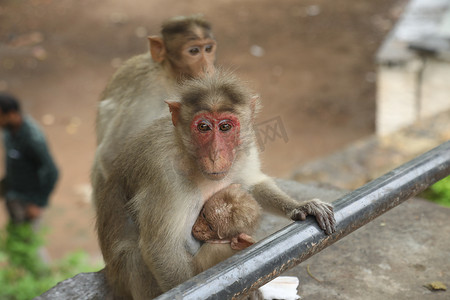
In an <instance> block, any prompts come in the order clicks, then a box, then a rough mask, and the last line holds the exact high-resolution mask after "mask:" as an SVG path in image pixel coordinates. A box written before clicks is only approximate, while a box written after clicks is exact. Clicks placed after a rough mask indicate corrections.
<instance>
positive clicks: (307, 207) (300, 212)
mask: <svg viewBox="0 0 450 300" xmlns="http://www.w3.org/2000/svg"><path fill="white" fill-rule="evenodd" d="M308 215H311V216H315V217H316V221H317V223H319V227H320V228H321V229H323V230H324V231H325V233H326V234H328V235H330V234H332V233H333V232H335V231H336V220H335V219H334V213H333V206H332V205H331V204H329V203H326V202H323V201H321V200H319V199H312V200H310V201H308V202H306V203H305V204H302V205H301V206H299V207H297V208H295V209H293V210H292V211H291V212H290V214H289V217H290V218H291V219H292V220H294V221H304V220H305V219H306V217H307V216H308Z"/></svg>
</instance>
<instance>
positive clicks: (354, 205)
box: [156, 141, 450, 300]
mask: <svg viewBox="0 0 450 300" xmlns="http://www.w3.org/2000/svg"><path fill="white" fill-rule="evenodd" d="M448 175H450V141H447V142H446V143H444V144H442V145H440V146H438V147H436V148H434V149H433V150H431V151H429V152H427V153H425V154H423V155H421V156H419V157H417V158H415V159H413V160H411V161H410V162H408V163H406V164H404V165H402V166H400V167H398V168H396V169H395V170H393V171H391V172H389V173H387V174H385V175H383V176H381V177H379V178H377V179H375V180H373V181H371V182H369V183H368V184H366V185H364V186H362V187H360V188H358V189H356V190H355V191H353V192H350V193H349V194H347V195H345V196H344V197H342V198H340V199H338V200H336V201H335V202H333V205H334V212H335V218H336V222H337V228H336V232H335V233H334V234H333V235H331V236H326V235H325V234H324V233H323V232H322V230H320V229H319V227H318V226H317V224H316V222H315V221H314V220H313V219H312V218H310V219H309V220H306V221H305V222H294V223H292V224H290V225H288V226H286V227H285V228H283V229H281V230H280V231H278V232H276V233H274V234H272V235H271V236H269V237H267V238H265V239H264V240H262V241H260V242H258V243H256V244H255V245H253V246H251V247H249V248H247V249H245V250H243V251H241V252H240V253H238V254H236V255H234V256H233V257H231V258H229V259H227V260H226V261H224V262H222V263H220V264H218V265H216V266H215V267H213V268H211V269H209V270H206V271H205V272H203V273H201V274H199V275H197V276H195V277H194V278H192V279H190V280H188V281H186V282H185V283H183V284H181V285H179V286H178V287H175V288H174V289H172V290H170V291H168V292H167V293H165V294H163V295H161V296H159V297H158V298H156V299H158V300H162V299H170V300H172V299H220V300H222V299H239V298H240V296H242V295H243V294H244V293H245V292H246V291H249V290H250V289H255V288H258V287H260V286H261V285H263V284H265V283H267V282H269V281H270V280H272V279H273V278H275V277H277V276H278V275H280V274H281V273H282V272H283V271H285V270H287V269H289V268H292V267H293V266H295V265H297V264H299V263H301V262H303V261H304V260H306V259H307V258H309V257H310V256H312V255H314V254H315V253H317V252H319V251H321V250H322V249H324V248H326V247H328V246H330V245H332V244H333V243H334V242H336V241H338V240H340V239H341V238H343V237H344V236H346V235H347V234H349V233H351V232H353V231H355V230H356V229H358V228H360V227H361V226H363V225H365V224H367V223H368V222H370V221H371V220H373V219H375V218H376V217H378V216H379V215H381V214H383V213H385V212H386V211H388V210H390V209H391V208H393V207H395V206H397V205H399V204H400V203H402V202H403V201H405V200H407V199H409V198H411V197H413V196H415V195H417V194H418V193H420V192H422V191H423V190H425V189H426V188H427V187H429V186H430V185H432V184H433V183H435V182H437V181H439V180H440V179H442V178H444V177H446V176H448Z"/></svg>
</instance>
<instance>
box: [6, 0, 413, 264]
mask: <svg viewBox="0 0 450 300" xmlns="http://www.w3.org/2000/svg"><path fill="white" fill-rule="evenodd" d="M405 3H406V0H395V1H392V0H379V1H371V0H361V1H353V0H334V1H327V0H315V1H313V0H280V1H273V0H258V1H256V0H241V1H236V0H219V1H201V0H193V1H174V0H152V1H146V0H135V1H131V2H130V1H120V0H95V1H94V0H83V1H71V0H60V1H53V0H21V1H14V0H4V1H2V2H1V3H0V22H1V23H0V24H1V26H0V90H6V91H9V92H11V93H13V94H15V95H17V96H18V97H19V98H20V99H22V102H23V106H24V107H25V109H26V110H27V112H28V113H30V114H31V115H32V116H33V117H34V118H35V119H36V120H38V121H39V122H40V123H41V124H42V126H43V128H44V130H45V132H46V134H47V136H48V139H49V143H50V145H51V148H52V152H53V153H54V156H55V159H56V161H57V163H58V165H59V167H60V170H61V175H62V176H61V179H60V181H59V183H58V187H57V189H56V191H55V193H54V194H53V197H52V203H51V206H50V207H49V209H48V211H47V212H46V215H45V224H46V225H47V226H48V227H49V229H50V231H49V234H48V249H49V251H50V254H51V256H52V257H53V258H59V257H61V256H63V255H64V254H65V253H67V252H68V251H72V250H74V249H84V250H86V251H88V252H89V253H91V254H92V255H94V256H97V255H99V251H98V246H97V242H96V238H95V234H94V230H93V228H94V214H93V212H92V209H91V205H90V203H89V200H88V199H89V198H88V194H89V169H90V166H91V164H92V160H93V153H94V151H95V136H94V121H95V111H96V103H97V101H98V97H99V94H100V92H101V90H102V89H103V87H104V86H105V84H106V82H107V80H108V78H109V77H110V76H111V75H112V73H113V72H114V70H115V68H116V67H117V65H118V64H119V63H120V62H121V61H123V60H125V59H127V58H129V57H131V56H132V55H135V54H138V53H141V52H144V51H147V42H146V38H145V37H146V35H150V34H156V33H158V31H159V26H160V24H161V22H162V21H163V20H164V19H166V18H168V17H171V16H174V15H186V14H191V13H198V12H201V13H203V14H205V16H206V17H207V18H208V19H209V20H210V21H211V22H212V23H213V26H214V31H215V34H216V38H217V40H218V44H219V51H218V64H219V65H223V66H226V67H228V68H231V69H234V70H236V72H237V74H238V75H239V76H241V77H242V78H243V79H245V80H246V81H248V82H249V84H250V86H251V87H252V88H253V89H254V90H255V91H256V92H257V93H259V94H260V95H261V99H262V102H263V106H264V107H263V110H262V112H261V114H260V116H259V122H260V123H261V124H260V126H259V127H258V128H259V129H260V133H261V137H262V138H264V137H267V135H265V134H266V133H268V134H270V133H272V136H271V137H273V139H270V138H269V139H266V143H265V144H264V151H263V152H262V159H263V166H264V170H265V171H266V172H267V173H269V174H270V175H273V176H278V177H288V176H289V175H290V174H291V172H292V171H293V170H294V169H295V168H296V167H298V166H300V165H301V164H303V163H305V162H307V161H309V160H312V159H315V158H318V157H321V156H324V155H327V154H330V153H332V152H333V151H335V150H337V149H339V148H342V147H343V146H345V145H347V144H349V143H350V142H352V141H354V140H357V139H359V138H361V137H364V136H368V135H370V134H372V133H373V131H374V118H375V80H376V73H375V72H376V66H375V64H374V55H375V52H376V51H377V49H378V47H379V46H380V43H381V42H382V40H383V38H384V37H385V36H386V34H387V32H388V31H389V29H390V28H391V27H392V25H393V24H394V21H395V19H397V18H398V16H399V14H400V13H401V11H402V9H403V7H404V5H405ZM252 46H253V47H252ZM255 46H258V47H260V48H258V47H255ZM252 49H253V53H252ZM261 50H263V51H261ZM255 54H256V55H255ZM260 54H262V56H258V55H260ZM265 121H267V122H266V123H264V122H265ZM275 126H278V127H275ZM276 128H277V129H278V130H277V131H276V132H277V133H278V134H279V135H273V132H274V131H272V130H273V129H276ZM269 137H270V136H269ZM5 222H6V217H5V215H4V212H3V211H1V212H0V225H1V226H3V225H4V224H5Z"/></svg>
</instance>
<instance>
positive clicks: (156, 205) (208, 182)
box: [94, 72, 335, 299]
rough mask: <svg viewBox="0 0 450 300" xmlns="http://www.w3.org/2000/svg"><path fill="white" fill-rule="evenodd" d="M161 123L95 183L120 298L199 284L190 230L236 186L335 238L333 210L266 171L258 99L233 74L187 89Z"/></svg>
mask: <svg viewBox="0 0 450 300" xmlns="http://www.w3.org/2000/svg"><path fill="white" fill-rule="evenodd" d="M167 103H168V105H169V109H170V111H171V115H168V114H167V115H166V116H163V117H161V118H159V119H157V120H155V121H153V122H151V124H150V125H149V126H148V127H147V128H145V129H144V130H143V131H141V132H140V133H139V134H138V135H136V136H134V137H132V138H130V139H129V140H128V141H127V143H126V144H125V145H124V147H123V151H122V152H121V153H120V154H119V155H118V156H117V159H116V160H115V161H114V165H113V166H112V168H111V172H110V174H109V176H108V177H107V179H106V180H105V181H99V182H97V188H95V189H94V193H95V197H96V199H97V201H96V206H97V231H98V237H99V241H100V247H101V250H102V253H103V257H104V260H105V263H106V277H107V280H108V282H109V284H110V286H111V288H112V289H114V293H115V295H116V297H124V298H133V299H149V298H152V297H155V296H157V295H159V294H160V293H162V292H165V291H167V290H169V289H170V288H173V287H174V286H176V285H178V284H180V283H182V282H183V281H185V280H187V279H188V278H190V277H192V276H194V275H195V265H194V261H193V257H194V255H195V254H196V253H197V251H198V249H199V247H200V244H199V242H198V241H196V240H195V239H194V238H193V236H192V234H191V229H192V226H193V224H194V222H195V220H196V218H197V216H198V214H199V212H200V210H201V208H202V206H203V204H204V202H205V201H206V200H207V199H209V198H210V197H211V196H212V195H214V194H215V193H216V192H218V191H220V190H222V189H223V188H226V187H228V186H230V185H231V184H234V183H239V184H241V187H242V188H243V189H245V190H247V191H248V192H250V193H251V194H252V196H253V197H254V198H255V199H256V200H257V201H258V202H259V203H260V204H261V206H262V207H263V208H265V209H268V210H271V211H274V212H276V213H279V214H283V215H285V216H287V217H288V218H291V219H293V220H304V219H305V218H306V216H307V215H313V216H315V218H316V220H317V221H318V223H319V226H320V227H321V228H322V229H323V230H325V232H326V233H327V234H331V233H332V232H333V231H334V230H335V220H334V215H333V211H332V207H331V205H329V204H326V203H324V202H322V201H320V200H317V199H313V200H309V201H305V202H302V203H298V202H296V201H295V200H293V199H291V198H290V197H289V196H287V195H286V194H285V193H284V192H282V191H281V190H280V189H279V188H278V187H277V186H276V184H275V183H274V181H273V179H271V178H270V177H268V176H267V175H265V174H263V173H262V172H261V170H260V161H259V157H258V149H257V147H256V144H255V143H256V142H255V140H256V139H255V134H254V131H253V122H254V119H255V111H256V110H257V106H258V103H257V98H255V97H252V95H251V94H250V93H249V92H248V91H247V90H246V88H245V87H243V86H242V84H241V83H240V81H239V80H238V79H236V78H234V77H233V76H231V75H229V74H223V73H222V72H215V74H213V75H210V76H209V75H208V76H206V77H201V78H197V79H195V80H191V81H189V82H186V83H185V84H183V85H182V86H181V87H180V91H179V97H178V98H177V101H171V102H170V101H169V102H167Z"/></svg>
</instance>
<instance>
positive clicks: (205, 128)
mask: <svg viewBox="0 0 450 300" xmlns="http://www.w3.org/2000/svg"><path fill="white" fill-rule="evenodd" d="M197 129H198V130H199V131H200V132H206V131H209V130H211V127H210V126H209V125H208V123H206V122H200V123H198V125H197Z"/></svg>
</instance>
